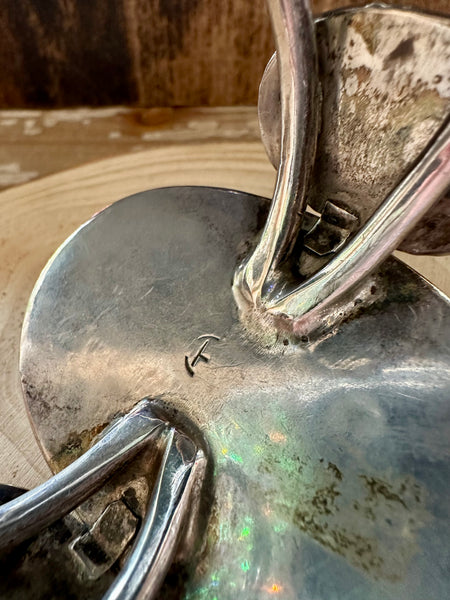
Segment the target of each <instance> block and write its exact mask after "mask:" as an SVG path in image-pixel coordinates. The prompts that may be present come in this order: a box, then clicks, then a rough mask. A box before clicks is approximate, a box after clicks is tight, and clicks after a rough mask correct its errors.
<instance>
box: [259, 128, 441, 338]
mask: <svg viewBox="0 0 450 600" xmlns="http://www.w3.org/2000/svg"><path fill="white" fill-rule="evenodd" d="M449 183H450V121H447V123H446V125H445V127H444V129H443V130H441V132H440V134H439V135H438V136H437V137H436V138H435V140H434V141H433V142H432V143H431V144H430V146H429V147H428V149H427V150H426V152H425V154H424V155H423V156H422V158H421V159H420V160H419V162H418V163H417V164H416V165H415V167H414V168H413V169H412V170H411V171H410V173H409V174H408V175H407V176H406V177H405V178H404V179H403V181H401V183H400V184H399V185H398V186H397V187H396V188H395V189H394V190H393V191H392V192H391V194H390V195H389V196H388V197H387V198H386V200H385V201H384V202H383V204H382V205H381V206H380V208H379V209H378V210H377V211H376V213H375V214H374V215H373V216H372V218H371V219H370V220H369V221H368V222H367V224H366V225H365V226H364V227H363V229H362V230H361V231H360V232H359V233H358V234H357V235H356V236H355V237H354V238H353V239H352V240H351V241H350V242H349V243H348V244H347V246H345V247H344V248H343V250H341V252H339V254H338V256H336V257H335V258H333V259H332V260H331V261H330V262H329V263H328V264H327V265H326V266H325V267H324V268H323V269H321V270H320V271H319V272H318V273H317V274H316V275H314V276H312V277H311V278H310V279H309V280H308V281H306V282H305V283H303V284H302V285H300V286H299V287H297V288H296V289H295V290H294V291H293V292H291V293H289V294H287V295H285V296H284V297H283V298H281V299H280V298H276V297H275V298H274V299H273V300H272V301H271V302H268V303H267V304H266V309H267V310H268V311H269V312H270V313H271V314H277V315H285V316H287V317H288V318H289V319H293V320H294V326H293V328H294V332H295V333H296V334H297V335H307V334H308V333H310V332H311V331H313V330H314V329H317V328H318V326H320V325H321V322H322V320H323V321H324V322H328V323H330V321H331V320H332V312H333V309H334V308H335V307H336V305H337V304H338V303H339V301H340V300H341V299H342V297H343V296H344V295H345V294H346V292H348V291H349V290H350V289H351V288H353V287H354V286H355V285H356V284H358V283H360V282H361V281H362V279H363V278H364V277H366V276H367V275H368V274H370V272H371V271H373V270H374V269H375V268H376V267H377V266H378V265H379V264H380V263H381V262H382V261H383V260H384V259H385V258H387V257H388V256H389V254H391V252H393V251H394V250H395V249H396V248H397V246H398V245H399V243H400V242H401V240H402V239H403V238H404V237H405V235H407V233H408V232H409V231H410V230H411V229H412V228H413V227H414V225H415V224H416V223H417V222H418V221H419V220H420V219H421V218H422V216H423V215H424V214H425V213H426V212H427V210H428V209H429V208H430V207H431V206H432V205H433V204H434V203H435V202H436V201H437V200H438V199H439V198H440V197H441V196H442V194H443V193H444V192H445V190H446V189H447V188H448V185H449Z"/></svg>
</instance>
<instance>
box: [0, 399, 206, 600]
mask: <svg viewBox="0 0 450 600" xmlns="http://www.w3.org/2000/svg"><path fill="white" fill-rule="evenodd" d="M154 409H155V406H154V405H152V403H151V402H150V401H149V400H147V399H146V400H142V401H141V402H139V403H138V404H137V405H136V406H135V407H133V408H132V410H131V411H130V412H129V413H128V414H126V415H124V416H122V417H120V418H119V419H117V421H116V422H115V423H114V424H113V425H111V426H110V427H109V428H108V429H107V430H106V431H105V432H104V433H103V434H102V435H101V437H100V439H99V440H97V441H96V443H95V444H94V445H93V446H92V448H90V449H89V450H88V451H87V452H86V453H85V454H83V455H82V456H81V457H80V458H78V459H77V460H75V461H74V462H73V463H72V464H71V465H69V466H68V467H66V468H65V469H64V470H62V471H61V472H60V473H58V474H56V475H55V476H54V477H52V478H51V479H50V480H49V481H47V482H45V483H43V484H42V485H40V486H39V487H37V488H35V489H34V490H31V491H29V492H26V493H23V494H22V495H20V496H19V497H18V498H16V499H14V500H11V501H10V502H9V503H7V504H3V505H2V506H0V555H4V554H5V552H11V551H12V550H13V549H15V548H16V547H17V546H19V545H20V544H21V543H22V542H25V541H28V540H30V538H32V537H35V536H36V535H37V534H38V533H40V532H41V531H42V530H44V529H45V528H47V527H48V526H49V525H53V524H54V523H55V521H57V520H58V519H61V517H64V516H66V515H68V513H69V512H70V511H71V510H72V509H73V508H75V507H77V506H78V504H79V503H80V502H82V501H83V500H85V499H86V498H87V497H88V496H90V495H91V494H92V493H93V492H95V491H97V490H98V488H100V487H101V486H102V485H103V484H104V482H105V480H106V479H107V478H108V477H111V474H112V473H114V472H115V471H117V470H118V468H119V467H123V466H124V464H125V463H126V462H127V461H129V460H130V459H132V458H134V457H135V456H136V455H137V454H138V452H139V451H142V448H143V447H145V446H148V445H151V444H152V443H153V448H152V449H153V455H154V456H153V460H155V459H157V454H158V449H159V448H158V443H157V442H162V445H163V446H165V450H164V455H163V458H162V461H161V464H160V466H159V472H158V474H157V476H156V478H155V481H154V482H153V483H154V485H153V486H152V487H153V489H152V493H151V497H150V499H149V501H148V508H147V511H146V512H147V514H146V515H145V518H144V519H143V524H142V527H141V528H140V532H139V535H138V537H137V540H136V542H135V544H134V546H133V549H132V551H131V553H130V555H129V556H128V558H127V560H126V562H125V565H124V568H123V569H122V570H121V572H120V574H119V575H118V576H117V577H116V578H115V580H114V582H113V584H112V585H111V586H110V587H109V589H108V591H107V593H106V594H105V595H104V596H103V598H104V600H113V599H115V598H120V599H121V600H138V599H144V598H145V599H146V600H151V598H154V597H156V595H157V594H158V593H159V591H160V587H161V584H162V582H163V581H164V578H165V576H166V575H167V572H168V570H169V568H170V566H171V564H172V561H173V558H174V556H175V555H176V552H177V550H178V548H179V545H180V537H182V536H181V534H182V533H183V528H184V529H186V527H187V526H188V523H187V522H189V521H193V520H194V521H195V520H197V517H198V515H196V514H195V509H193V506H195V504H196V503H198V500H197V499H196V498H195V494H193V490H195V491H196V494H197V495H198V493H199V486H200V488H201V483H202V480H203V478H204V475H205V468H206V456H205V454H204V452H203V449H202V448H201V446H197V445H196V442H194V441H193V440H191V439H190V438H189V437H187V436H186V435H184V434H183V433H180V432H179V431H177V430H175V429H174V428H173V426H172V427H171V426H170V425H169V424H168V423H167V422H164V421H163V420H161V418H158V417H157V416H156V415H155V410H154ZM156 412H159V413H161V409H160V408H158V407H156ZM191 431H192V426H191ZM200 436H201V434H200V433H199V432H197V433H196V435H195V437H196V438H197V444H198V441H199V440H200ZM196 488H197V489H196ZM188 509H190V511H189V510H188ZM114 512H115V513H116V515H115V517H114V516H113V517H111V513H114ZM189 512H190V516H189V517H188V513H189ZM126 513H128V514H129V515H131V516H134V515H133V513H131V512H130V511H129V509H128V507H127V506H126V505H125V504H124V503H123V502H120V501H115V502H111V503H110V504H109V505H108V507H107V509H106V510H105V512H104V513H103V515H102V517H103V516H105V514H106V515H107V516H106V517H105V519H104V521H105V522H104V523H103V524H102V523H100V525H99V529H100V530H101V529H103V532H100V534H97V537H98V538H99V539H97V540H96V539H95V536H92V535H91V532H87V533H86V532H84V533H83V535H78V536H75V537H74V539H71V536H70V534H69V535H68V534H67V532H66V533H65V536H64V537H65V539H61V540H60V550H59V552H60V553H61V554H62V555H63V556H65V557H66V559H65V563H66V565H65V574H66V576H68V577H69V578H70V581H67V583H66V586H65V587H66V591H67V594H68V595H70V597H71V598H73V597H74V594H75V593H76V592H78V594H77V596H78V595H79V588H80V586H81V588H82V589H83V579H85V570H82V571H81V572H80V570H79V569H78V568H77V567H78V563H77V558H78V560H79V559H80V548H79V547H80V545H82V542H81V540H83V538H86V536H88V539H86V540H85V544H84V546H85V551H86V554H85V555H84V559H85V560H87V561H93V562H92V565H93V566H95V567H98V565H99V564H101V565H102V566H103V564H104V563H106V568H104V569H102V568H97V569H95V568H94V569H90V572H89V574H88V580H90V581H92V580H94V584H93V586H92V585H91V586H89V585H87V586H85V589H83V591H82V598H84V599H87V598H95V597H99V596H98V591H99V589H101V588H102V584H101V583H100V584H97V583H96V581H95V580H99V579H100V578H101V576H102V575H103V574H104V573H105V572H107V571H109V570H110V569H111V567H112V566H113V563H114V562H116V560H117V558H120V554H122V552H123V551H124V550H125V548H126V546H127V544H128V542H130V540H131V539H132V538H133V537H134V533H135V527H134V526H133V527H132V528H130V529H128V536H129V538H128V539H126V540H125V543H124V545H122V546H121V552H120V554H119V556H118V557H116V560H113V561H112V562H108V556H107V554H106V553H107V550H108V547H112V549H113V551H115V548H114V546H115V545H116V544H117V542H118V541H120V540H117V536H120V535H123V534H124V532H125V531H127V527H126V526H125V527H124V523H123V521H126V519H127V518H129V517H128V516H127V514H126ZM108 515H109V516H108ZM71 517H72V520H75V521H77V518H76V514H75V513H73V514H72V515H71ZM115 521H116V522H115ZM135 521H137V522H138V521H139V519H137V518H135ZM66 527H67V528H68V529H69V530H71V531H72V532H73V530H74V528H73V527H70V522H68V523H67V524H66ZM195 527H196V525H194V529H195ZM60 528H61V524H60ZM108 528H109V529H111V528H114V529H115V531H108ZM75 530H76V528H75ZM64 542H66V543H65V544H64ZM99 542H100V543H101V542H103V547H102V545H99ZM105 543H106V546H105ZM43 546H44V553H46V554H47V556H48V557H52V558H53V559H54V556H52V555H53V552H54V548H53V546H54V541H53V540H51V542H50V543H48V542H47V544H46V543H45V541H44V543H43ZM77 547H78V548H77ZM22 552H23V554H25V549H23V550H22ZM71 553H72V554H71ZM35 554H36V553H35V552H33V551H31V552H28V553H27V555H28V562H29V563H30V565H28V568H25V569H24V572H23V573H20V567H19V574H17V573H16V572H15V571H14V569H12V568H9V569H7V570H6V571H5V572H3V573H2V579H3V582H2V586H1V588H3V589H2V598H20V599H25V598H29V597H30V594H29V581H28V580H29V572H30V571H31V572H33V565H34V568H35V572H34V575H35V577H36V578H38V577H39V576H40V575H41V574H40V573H39V571H38V569H39V566H40V565H39V562H38V561H39V558H38V559H37V561H36V558H35V556H34V555H35ZM41 554H42V551H41ZM37 555H38V556H39V552H37ZM33 560H34V561H36V562H34V563H33ZM24 562H25V561H24ZM30 567H31V568H30ZM45 569H46V570H47V567H45ZM16 579H19V581H20V584H19V585H17V583H16ZM48 579H50V581H48ZM5 580H6V582H8V580H9V581H10V586H8V584H7V583H6V586H5V585H4V581H5ZM49 585H50V586H51V585H52V580H51V577H50V578H48V576H47V581H45V582H44V584H42V583H37V584H36V585H35V586H33V596H32V597H33V598H44V597H45V598H49V597H51V598H53V597H55V598H56V597H58V592H57V590H55V592H54V594H53V593H51V594H49V593H48V592H47V593H45V592H44V593H45V595H44V596H43V595H42V592H43V589H44V590H45V588H46V587H48V586H49ZM103 586H104V584H103ZM8 587H9V588H10V589H9V590H8ZM92 587H93V588H94V589H92ZM5 588H6V590H7V591H6V594H5ZM96 592H97V594H96Z"/></svg>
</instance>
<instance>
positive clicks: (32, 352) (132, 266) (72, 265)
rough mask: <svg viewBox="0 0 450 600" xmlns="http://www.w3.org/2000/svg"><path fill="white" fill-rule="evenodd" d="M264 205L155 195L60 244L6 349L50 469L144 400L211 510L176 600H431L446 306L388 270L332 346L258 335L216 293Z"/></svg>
mask: <svg viewBox="0 0 450 600" xmlns="http://www.w3.org/2000/svg"><path fill="white" fill-rule="evenodd" d="M267 208H268V201H267V200H264V199H260V198H257V197H254V196H250V195H248V194H244V193H241V192H232V191H225V190H217V189H209V188H168V189H163V190H153V191H149V192H145V193H142V194H137V195H135V196H132V197H130V198H128V199H125V200H123V201H121V202H118V203H116V204H114V205H112V206H110V207H109V208H107V209H106V210H105V211H103V212H102V213H100V214H98V215H97V216H96V217H95V218H94V219H93V220H91V221H90V222H89V223H87V224H86V225H85V226H84V227H83V228H81V229H80V230H79V231H78V232H77V233H76V234H75V235H74V236H73V237H72V238H70V239H69V240H68V241H67V242H66V244H65V245H64V246H63V247H62V248H61V249H60V250H59V252H58V253H56V255H55V256H54V257H53V258H52V260H51V262H50V263H49V265H48V266H47V268H46V270H45V271H44V273H43V275H42V276H41V278H40V280H39V282H38V284H37V286H36V289H35V291H34V293H33V297H32V299H31V301H30V305H29V309H28V312H27V316H26V321H25V325H24V330H23V337H22V351H21V365H20V368H21V373H22V380H23V386H24V393H25V397H26V401H27V404H28V408H29V412H30V416H31V419H32V422H33V424H34V427H35V430H36V433H37V436H38V438H39V440H40V443H41V446H42V448H43V450H44V452H45V455H46V456H47V459H48V460H49V462H50V464H51V465H52V466H53V468H55V469H58V464H61V463H62V462H64V460H67V457H69V458H70V459H73V458H74V454H75V453H74V451H73V440H74V439H77V437H80V438H82V439H83V440H85V441H86V443H87V442H88V440H89V438H90V433H89V432H91V431H96V430H98V427H99V426H102V424H104V423H107V422H109V421H110V419H111V417H112V416H113V415H115V414H117V413H118V412H121V411H128V410H130V408H131V407H132V406H133V405H134V404H135V403H136V402H138V400H139V399H140V398H142V397H143V396H146V395H149V396H151V397H153V398H157V399H158V402H159V405H160V406H161V407H162V408H163V409H164V411H166V414H167V415H170V419H171V420H172V421H173V422H174V423H175V424H176V422H177V419H178V418H179V417H178V416H177V415H179V414H180V413H184V414H186V415H187V416H188V417H189V419H191V420H192V422H193V423H194V424H195V425H196V426H198V427H199V428H200V429H201V430H202V431H203V432H204V436H205V438H206V440H207V442H208V445H209V447H210V450H211V458H212V460H213V461H214V480H213V486H212V488H211V490H212V493H213V496H214V497H213V504H212V513H211V517H210V519H209V522H208V527H207V532H206V538H205V546H204V547H203V549H202V550H201V551H200V552H198V553H197V554H194V553H192V554H191V556H190V557H189V558H190V561H189V560H188V561H187V566H186V570H185V572H184V574H183V585H184V587H183V588H179V590H178V592H179V593H178V596H179V597H180V596H181V597H184V598H189V599H193V598H195V599H203V598H209V597H217V598H220V599H224V600H226V599H233V600H234V599H235V598H236V597H243V598H261V599H264V598H272V597H274V596H275V597H276V596H277V595H278V597H282V598H299V599H302V600H313V599H314V600H319V599H324V600H338V599H339V600H342V599H346V600H347V599H352V600H360V599H361V598H365V599H368V600H375V599H376V600H380V599H381V598H382V599H383V600H384V599H386V600H388V599H389V600H394V599H395V600H414V599H417V600H419V599H420V600H422V599H423V598H427V599H436V600H438V599H439V600H441V599H442V598H443V597H445V595H446V590H447V589H448V586H449V584H450V581H449V573H448V569H447V565H446V564H445V554H444V553H443V548H445V546H446V544H447V541H448V537H449V534H450V532H449V522H450V520H449V506H448V503H447V502H445V500H444V499H445V498H446V497H447V496H448V491H449V490H448V482H449V480H450V478H449V475H450V473H449V460H448V459H449V442H448V440H449V436H450V424H449V408H448V397H449V393H450V381H449V365H450V354H449V346H450V345H449V337H450V336H449V333H450V307H449V301H448V299H446V298H444V297H443V296H442V295H441V294H440V293H439V292H437V291H436V290H434V289H433V288H432V287H431V286H429V285H428V284H427V283H426V282H424V280H422V279H421V278H420V277H419V276H418V275H417V274H415V273H414V272H412V271H411V270H410V269H408V268H407V267H405V266H404V265H402V264H401V263H399V262H398V261H395V260H393V259H389V260H388V261H387V262H386V263H385V264H384V265H383V267H382V268H381V271H379V272H378V274H377V275H376V276H374V283H373V286H374V287H373V289H371V290H370V292H371V293H372V294H373V296H374V297H376V298H378V301H376V302H375V303H374V304H373V305H372V307H371V308H370V309H365V310H363V311H361V313H360V314H359V315H356V316H354V317H353V318H352V319H351V320H349V321H348V322H346V323H343V324H342V325H341V327H340V329H339V331H338V332H337V334H336V335H334V336H332V337H328V338H322V339H321V340H319V341H317V342H315V343H314V344H311V343H308V342H307V340H306V339H302V338H296V337H295V336H283V335H282V334H280V333H279V334H278V335H277V334H270V333H268V331H267V330H265V329H261V330H260V336H259V338H258V339H255V337H252V336H250V335H249V333H248V332H247V331H246V330H245V328H244V327H243V325H242V324H241V322H240V321H239V318H238V314H237V309H236V307H235V304H234V302H233V298H232V293H231V281H232V278H233V273H234V270H235V267H236V265H237V264H238V263H239V262H240V261H241V260H242V257H243V255H245V253H247V252H248V248H249V247H251V245H252V244H254V240H255V234H256V232H257V231H258V230H259V229H260V227H261V224H262V219H264V217H265V214H266V211H267ZM357 300H358V299H357V298H355V303H356V304H357ZM206 334H208V336H211V338H210V343H209V345H208V349H207V350H208V354H209V361H208V362H206V361H205V360H199V361H198V362H197V363H196V365H195V367H194V375H193V376H192V374H190V373H189V371H188V369H187V368H186V364H185V357H186V356H188V357H189V358H190V363H189V364H190V365H192V359H193V357H195V356H196V355H197V354H198V351H199V349H200V348H201V345H202V344H203V343H204V341H203V340H199V339H198V338H199V337H200V336H203V335H206ZM213 336H214V337H213ZM217 338H219V339H217ZM70 444H72V445H71V446H70ZM69 446H70V447H69ZM77 448H79V450H80V451H81V449H82V447H81V445H80V446H79V447H77ZM173 585H174V586H175V589H176V590H177V589H178V588H177V586H178V585H180V582H179V581H177V582H175V583H173Z"/></svg>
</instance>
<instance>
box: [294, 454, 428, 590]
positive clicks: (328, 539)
mask: <svg viewBox="0 0 450 600" xmlns="http://www.w3.org/2000/svg"><path fill="white" fill-rule="evenodd" d="M324 468H325V467H322V469H324ZM315 476H316V480H318V481H321V482H322V484H325V485H321V487H320V488H316V489H313V488H312V486H310V487H309V488H308V487H305V489H304V490H303V491H302V494H301V498H300V501H299V503H298V505H297V507H296V509H295V511H294V515H293V522H294V524H295V525H297V526H298V527H299V529H301V530H302V531H303V532H304V533H306V534H307V535H309V536H311V537H312V538H314V540H316V541H317V542H318V543H319V544H321V545H322V546H324V547H326V548H328V549H329V550H331V551H332V552H335V553H336V554H339V555H341V556H343V557H344V558H345V559H346V560H347V561H348V562H349V563H350V564H351V565H353V566H354V567H356V568H358V569H362V570H364V571H365V572H366V573H367V574H369V575H370V576H371V577H372V578H373V579H383V580H388V581H392V582H395V581H399V580H401V579H402V578H403V575H404V573H405V571H406V568H407V566H408V563H409V561H410V559H411V558H412V556H413V555H414V554H415V553H416V551H417V546H416V544H415V542H414V541H411V540H414V538H415V533H416V531H417V530H418V529H419V528H420V527H421V526H422V525H423V523H424V521H425V520H426V519H427V516H426V514H427V513H426V511H425V509H424V506H423V495H424V494H423V490H422V488H421V487H420V486H419V485H418V484H417V483H415V482H414V481H413V480H412V478H409V477H407V478H404V479H402V480H399V481H397V482H396V483H395V484H394V483H392V482H388V481H385V480H383V479H381V478H380V477H374V476H371V475H370V476H369V475H360V476H359V478H360V480H361V486H359V490H358V493H357V494H355V497H354V499H353V500H352V499H351V498H349V492H348V488H347V489H346V486H345V483H344V476H343V474H342V472H341V470H340V469H339V468H338V467H337V466H336V465H335V464H334V463H331V462H329V463H328V467H327V468H326V470H325V471H324V472H322V473H320V472H319V469H317V467H316V468H315ZM325 482H326V483H325ZM352 490H354V488H352ZM353 493H354V491H353ZM405 531H407V534H406V535H405Z"/></svg>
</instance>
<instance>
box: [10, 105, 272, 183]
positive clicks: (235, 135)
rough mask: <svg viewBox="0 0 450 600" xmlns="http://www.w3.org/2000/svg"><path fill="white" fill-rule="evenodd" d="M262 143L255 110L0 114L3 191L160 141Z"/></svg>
mask: <svg viewBox="0 0 450 600" xmlns="http://www.w3.org/2000/svg"><path fill="white" fill-rule="evenodd" d="M219 140H239V141H248V142H253V141H254V142H257V141H259V140H260V131H259V122H258V116H257V110H256V107H255V106H253V107H243V106H241V107H238V106H236V107H228V108H211V107H204V108H203V107H202V108H176V109H172V108H164V109H162V108H150V109H129V108H125V107H110V108H97V109H91V108H81V109H61V110H48V111H40V110H3V111H0V189H5V188H7V187H9V186H11V185H17V184H20V183H26V182H28V181H32V180H34V179H37V178H39V177H43V176H45V175H50V174H52V173H57V172H59V171H63V170H66V169H70V168H72V167H76V166H79V165H81V164H83V163H87V162H90V161H93V160H99V159H102V158H107V157H111V156H116V155H120V154H125V153H128V152H130V153H133V152H139V151H142V150H146V149H150V148H158V147H160V146H161V143H164V144H167V145H169V144H180V143H186V142H189V143H191V144H194V143H202V142H205V141H219Z"/></svg>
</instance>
